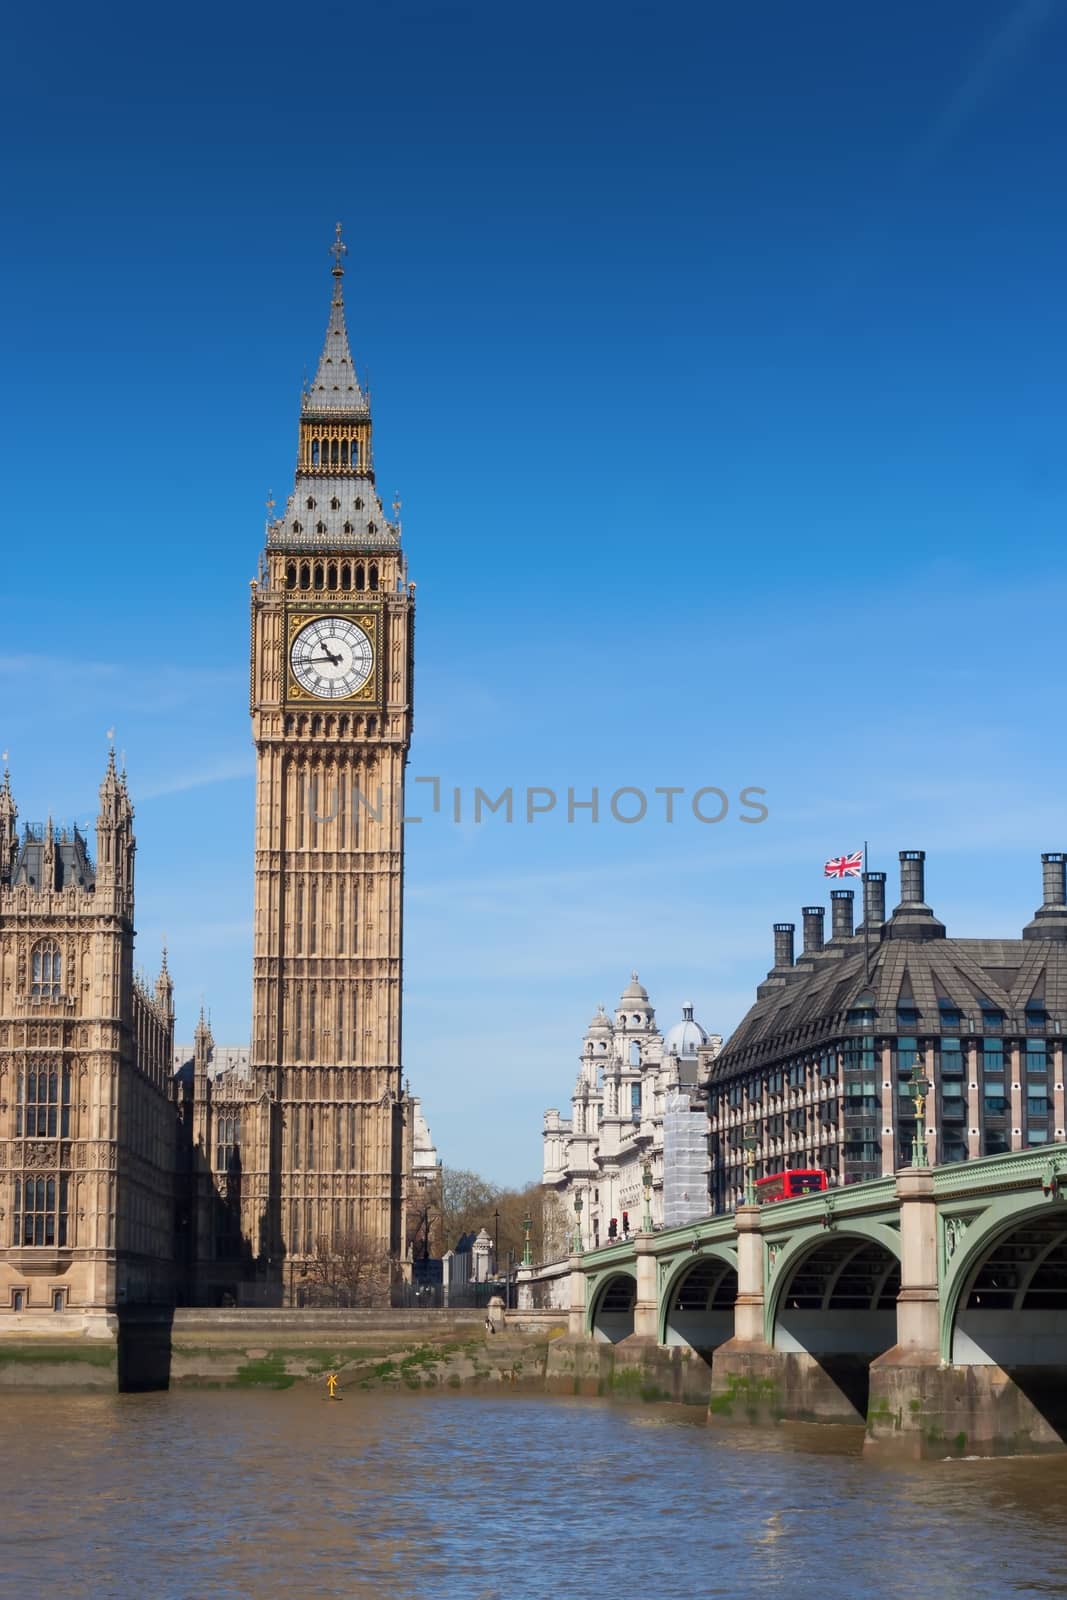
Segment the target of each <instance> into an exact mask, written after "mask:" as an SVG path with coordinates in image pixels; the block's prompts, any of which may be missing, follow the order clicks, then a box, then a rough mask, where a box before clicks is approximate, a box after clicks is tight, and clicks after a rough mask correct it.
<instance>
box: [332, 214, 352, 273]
mask: <svg viewBox="0 0 1067 1600" xmlns="http://www.w3.org/2000/svg"><path fill="white" fill-rule="evenodd" d="M336 232H337V237H336V238H335V239H334V241H333V244H332V245H331V246H330V254H331V255H332V256H333V275H334V277H335V278H343V277H344V275H345V269H344V267H343V266H342V265H341V257H342V256H346V255H347V254H348V246H347V245H346V244H345V242H344V240H343V239H342V238H341V224H340V223H338V224H337V229H336Z"/></svg>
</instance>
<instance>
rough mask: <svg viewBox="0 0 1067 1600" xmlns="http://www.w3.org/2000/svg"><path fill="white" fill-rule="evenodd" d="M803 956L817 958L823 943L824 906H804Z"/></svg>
mask: <svg viewBox="0 0 1067 1600" xmlns="http://www.w3.org/2000/svg"><path fill="white" fill-rule="evenodd" d="M802 915H803V918H804V954H805V955H806V956H817V955H818V954H819V951H820V950H821V949H822V947H823V944H824V943H825V927H824V923H825V917H826V907H825V906H804V907H803V910H802Z"/></svg>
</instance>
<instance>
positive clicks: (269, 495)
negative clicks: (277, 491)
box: [267, 489, 274, 517]
mask: <svg viewBox="0 0 1067 1600" xmlns="http://www.w3.org/2000/svg"><path fill="white" fill-rule="evenodd" d="M273 510H274V490H273V489H268V490H267V515H268V517H269V516H270V514H271V512H272V511H273Z"/></svg>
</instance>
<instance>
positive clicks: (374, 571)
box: [370, 562, 378, 589]
mask: <svg viewBox="0 0 1067 1600" xmlns="http://www.w3.org/2000/svg"><path fill="white" fill-rule="evenodd" d="M370 587H371V588H372V589H377V587H378V568H377V567H376V566H375V565H374V563H373V562H371V569H370Z"/></svg>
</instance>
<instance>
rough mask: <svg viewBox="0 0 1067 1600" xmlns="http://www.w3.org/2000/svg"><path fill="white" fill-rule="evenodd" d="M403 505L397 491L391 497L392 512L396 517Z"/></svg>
mask: <svg viewBox="0 0 1067 1600" xmlns="http://www.w3.org/2000/svg"><path fill="white" fill-rule="evenodd" d="M403 504H404V502H403V501H402V500H401V498H400V491H399V489H398V490H397V492H396V494H395V496H394V497H393V510H394V511H395V512H396V514H397V516H398V517H399V515H400V507H401V506H402V505H403Z"/></svg>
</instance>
